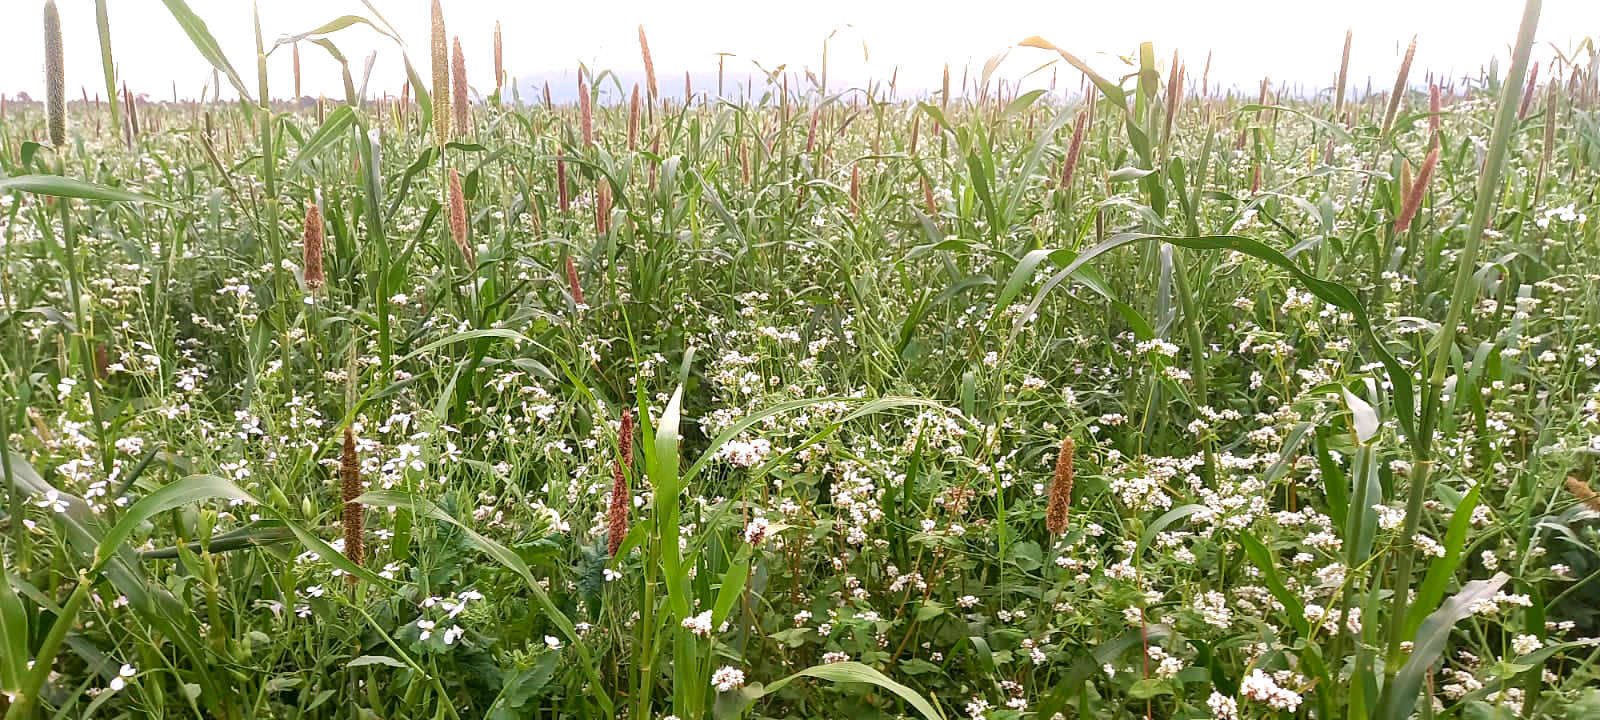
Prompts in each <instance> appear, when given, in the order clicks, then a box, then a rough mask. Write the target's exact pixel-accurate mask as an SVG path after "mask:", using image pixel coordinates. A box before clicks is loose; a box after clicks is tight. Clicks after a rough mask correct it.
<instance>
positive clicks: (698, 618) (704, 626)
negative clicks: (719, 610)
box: [680, 610, 711, 637]
mask: <svg viewBox="0 0 1600 720" xmlns="http://www.w3.org/2000/svg"><path fill="white" fill-rule="evenodd" d="M680 624H681V625H683V629H685V630H688V631H689V632H690V633H691V634H694V635H699V636H700V637H711V611H710V610H707V611H705V612H703V613H700V614H699V615H695V616H692V617H686V618H684V619H683V622H682V623H680Z"/></svg>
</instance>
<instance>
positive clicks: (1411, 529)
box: [1384, 0, 1541, 677]
mask: <svg viewBox="0 0 1600 720" xmlns="http://www.w3.org/2000/svg"><path fill="white" fill-rule="evenodd" d="M1540 5H1541V0H1527V4H1526V5H1525V6H1524V8H1523V12H1522V25H1521V28H1520V29H1519V30H1518V31H1517V45H1516V51H1515V52H1514V53H1513V55H1512V59H1511V71H1510V72H1509V73H1508V74H1507V75H1506V82H1505V85H1504V87H1502V88H1501V93H1500V107H1499V109H1498V111H1497V112H1496V114H1495V123H1494V133H1493V134H1492V135H1491V136H1490V140H1489V154H1488V157H1487V158H1485V160H1484V167H1483V173H1482V174H1480V175H1479V176H1478V192H1477V199H1476V201H1475V203H1474V205H1473V208H1472V221H1471V223H1470V224H1469V225H1468V226H1467V237H1466V243H1465V245H1464V246H1463V247H1462V250H1461V256H1460V260H1459V262H1458V264H1457V266H1456V280H1455V289H1454V291H1453V292H1452V293H1451V296H1450V306H1449V309H1448V310H1447V311H1446V313H1445V321H1444V327H1443V328H1441V329H1440V332H1439V338H1438V344H1437V346H1436V347H1435V348H1434V356H1433V358H1432V363H1431V367H1430V368H1429V371H1430V372H1429V375H1428V387H1427V389H1426V391H1425V392H1424V393H1423V398H1422V401H1423V405H1424V407H1423V415H1424V416H1425V417H1434V416H1437V415H1438V414H1439V412H1442V411H1443V408H1442V407H1439V408H1432V407H1428V406H1429V405H1430V404H1431V403H1439V402H1441V398H1442V397H1443V394H1444V382H1445V372H1446V369H1447V368H1448V367H1449V365H1450V351H1451V350H1452V349H1454V347H1455V337H1456V325H1457V324H1459V323H1460V322H1461V316H1462V313H1463V312H1465V310H1464V308H1466V307H1467V306H1468V305H1470V304H1471V303H1472V301H1473V298H1474V296H1475V294H1476V293H1475V292H1474V290H1475V289H1474V288H1473V286H1472V276H1473V271H1474V270H1475V269H1476V267H1477V264H1478V250H1479V246H1480V245H1482V244H1483V232H1484V229H1485V228H1486V227H1488V224H1489V213H1490V212H1491V211H1492V210H1493V206H1494V198H1495V195H1496V194H1497V193H1498V192H1499V187H1500V171H1501V167H1502V166H1503V165H1504V163H1505V155H1506V146H1507V145H1508V144H1509V143H1510V141H1511V133H1512V131H1513V130H1514V129H1515V127H1516V121H1517V105H1518V103H1519V102H1520V100H1521V97H1522V79H1523V75H1524V73H1525V72H1526V71H1527V69H1528V55H1529V53H1530V51H1531V49H1532V47H1533V34H1534V29H1535V28H1536V27H1537V26H1538V24H1539V9H1540ZM1409 410H1410V409H1409V408H1401V410H1400V411H1401V412H1408V411H1409ZM1417 430H1418V432H1417V437H1415V438H1412V439H1411V442H1412V447H1413V451H1412V452H1413V456H1412V460H1413V462H1412V472H1413V474H1414V477H1412V479H1411V492H1410V496H1409V497H1408V498H1407V501H1406V519H1405V527H1404V529H1403V530H1402V531H1401V535H1400V541H1399V542H1400V544H1401V545H1402V546H1403V548H1402V549H1401V551H1400V556H1399V558H1398V559H1397V560H1396V563H1395V572H1394V584H1393V590H1394V595H1393V599H1392V600H1391V601H1390V603H1391V605H1390V612H1389V623H1390V625H1389V627H1390V630H1389V648H1388V657H1389V662H1388V663H1386V664H1385V666H1384V674H1385V675H1386V676H1388V677H1393V676H1394V674H1395V673H1396V672H1397V671H1398V670H1399V666H1400V664H1399V663H1398V662H1396V661H1397V660H1398V659H1399V657H1400V643H1401V642H1403V640H1404V637H1403V633H1402V632H1401V628H1402V627H1403V626H1404V625H1405V624H1406V623H1405V617H1406V611H1407V610H1408V608H1407V603H1408V602H1409V598H1408V594H1409V593H1408V592H1407V590H1408V589H1409V588H1410V586H1411V569H1412V566H1413V565H1414V564H1415V562H1416V554H1417V547H1416V544H1415V543H1414V542H1413V539H1414V538H1415V537H1416V533H1417V524H1418V523H1419V522H1420V520H1421V516H1422V503H1423V500H1425V499H1426V497H1427V486H1428V473H1429V470H1430V469H1431V467H1432V462H1433V461H1432V446H1433V422H1431V421H1424V422H1422V423H1419V424H1418V428H1417Z"/></svg>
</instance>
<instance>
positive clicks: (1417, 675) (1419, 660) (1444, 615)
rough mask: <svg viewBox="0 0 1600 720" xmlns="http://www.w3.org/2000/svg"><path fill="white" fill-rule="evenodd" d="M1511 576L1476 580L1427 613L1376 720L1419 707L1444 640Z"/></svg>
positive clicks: (1393, 719) (1398, 718) (1397, 718)
mask: <svg viewBox="0 0 1600 720" xmlns="http://www.w3.org/2000/svg"><path fill="white" fill-rule="evenodd" d="M1510 579H1511V576H1509V575H1507V574H1505V573H1495V574H1494V577H1491V578H1489V579H1487V580H1474V581H1472V582H1469V583H1467V584H1466V585H1465V586H1463V587H1462V588H1461V592H1458V593H1456V594H1455V595H1453V596H1451V598H1450V599H1449V600H1446V601H1445V602H1444V604H1443V605H1441V606H1440V607H1439V609H1438V610H1435V611H1433V612H1432V613H1430V614H1429V615H1428V618H1427V619H1426V620H1423V621H1422V625H1421V627H1419V628H1418V629H1417V635H1416V638H1415V639H1414V640H1413V645H1412V647H1411V655H1410V656H1409V657H1410V659H1408V660H1406V664H1405V665H1404V666H1402V667H1401V668H1400V672H1399V673H1397V674H1396V675H1395V676H1394V680H1392V681H1390V683H1389V684H1388V685H1386V686H1384V688H1383V697H1382V698H1381V699H1380V700H1379V701H1378V711H1377V713H1376V714H1374V715H1373V718H1374V720H1406V719H1407V718H1409V717H1411V714H1412V713H1413V712H1414V711H1415V710H1416V705H1417V695H1418V694H1419V693H1420V692H1421V691H1422V682H1423V680H1425V679H1426V677H1427V674H1428V672H1429V670H1431V669H1432V668H1433V664H1434V662H1435V661H1437V660H1438V659H1439V655H1441V654H1442V653H1443V652H1444V647H1445V642H1446V641H1447V640H1449V639H1450V632H1451V630H1452V629H1453V628H1455V625H1456V623H1458V622H1461V621H1462V620H1464V619H1466V618H1468V617H1471V616H1472V607H1473V606H1474V605H1476V604H1478V602H1480V601H1482V600H1487V599H1489V598H1492V597H1494V594H1495V593H1496V592H1498V591H1499V590H1500V587H1501V586H1503V585H1505V584H1506V582H1507V581H1509V580H1510Z"/></svg>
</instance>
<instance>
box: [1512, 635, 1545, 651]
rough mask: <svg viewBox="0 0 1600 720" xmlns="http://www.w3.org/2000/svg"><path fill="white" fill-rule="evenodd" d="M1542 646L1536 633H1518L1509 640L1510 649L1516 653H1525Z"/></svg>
mask: <svg viewBox="0 0 1600 720" xmlns="http://www.w3.org/2000/svg"><path fill="white" fill-rule="evenodd" d="M1542 647H1544V643H1543V642H1540V640H1539V638H1538V636H1536V635H1518V636H1516V637H1515V638H1512V640H1511V650H1512V652H1515V653H1516V654H1518V655H1527V654H1528V653H1531V652H1533V651H1535V650H1538V649H1539V648H1542Z"/></svg>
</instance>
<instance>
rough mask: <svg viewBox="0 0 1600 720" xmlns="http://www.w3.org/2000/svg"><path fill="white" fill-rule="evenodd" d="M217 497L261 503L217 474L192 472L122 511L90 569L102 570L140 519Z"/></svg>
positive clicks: (100, 543)
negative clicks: (195, 473) (120, 517)
mask: <svg viewBox="0 0 1600 720" xmlns="http://www.w3.org/2000/svg"><path fill="white" fill-rule="evenodd" d="M217 498H222V499H226V500H242V501H244V502H247V503H250V504H252V505H255V504H258V503H257V501H256V499H255V498H254V497H251V495H250V493H247V492H245V491H243V490H241V489H239V486H237V485H234V484H233V483H232V482H229V481H228V480H225V479H223V478H220V477H217V476H215V475H191V476H189V477H186V478H184V479H182V480H179V481H177V482H174V483H171V484H169V485H164V486H162V487H161V488H160V489H159V490H156V491H155V492H153V493H150V494H149V495H146V496H144V497H142V498H140V499H139V501H138V502H136V503H134V504H133V506H132V507H130V508H128V510H127V512H125V513H123V514H122V519H120V520H118V521H117V524H116V525H113V526H112V527H111V529H110V530H107V531H106V533H105V535H103V536H101V538H100V542H99V544H98V545H97V546H96V547H95V553H94V554H95V564H94V567H93V569H92V570H91V573H93V572H99V571H100V569H101V568H103V567H105V564H106V563H107V562H109V561H110V560H111V558H112V557H114V556H115V553H116V551H117V550H118V549H119V548H121V547H122V542H123V541H124V540H127V539H128V536H129V535H131V534H133V530H134V528H136V527H138V526H139V524H140V523H143V522H145V521H147V520H149V519H150V518H152V517H155V516H156V515H159V514H161V513H164V512H166V511H168V510H171V509H173V508H175V507H178V506H179V505H186V504H188V503H192V502H200V501H202V500H213V499H217Z"/></svg>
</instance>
